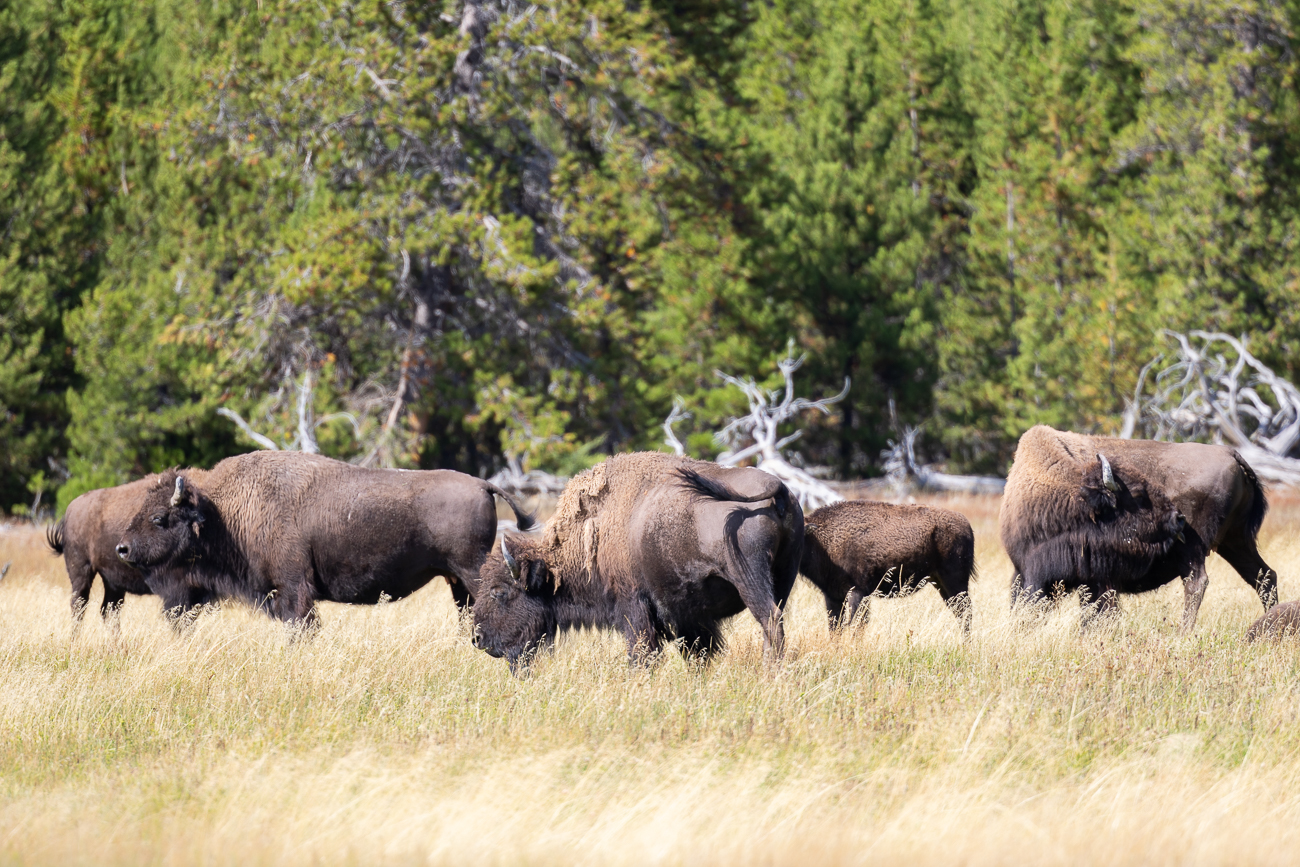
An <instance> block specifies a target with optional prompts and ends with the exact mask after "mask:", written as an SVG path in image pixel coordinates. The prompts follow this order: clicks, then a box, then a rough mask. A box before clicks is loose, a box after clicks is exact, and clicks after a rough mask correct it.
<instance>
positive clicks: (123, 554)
mask: <svg viewBox="0 0 1300 867" xmlns="http://www.w3.org/2000/svg"><path fill="white" fill-rule="evenodd" d="M130 553H131V546H130V545H128V544H126V543H125V542H123V543H121V544H120V545H118V546H117V556H118V557H119V558H121V559H123V560H125V559H126V558H127V556H128V555H129V554H130Z"/></svg>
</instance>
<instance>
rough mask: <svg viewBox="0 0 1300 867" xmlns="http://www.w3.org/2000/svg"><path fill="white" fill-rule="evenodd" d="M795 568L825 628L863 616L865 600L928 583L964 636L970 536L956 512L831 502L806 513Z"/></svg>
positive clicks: (970, 565) (971, 548)
mask: <svg viewBox="0 0 1300 867" xmlns="http://www.w3.org/2000/svg"><path fill="white" fill-rule="evenodd" d="M806 530H807V532H806V535H805V536H804V546H803V559H802V561H801V563H800V567H799V571H800V572H802V573H803V575H804V577H805V578H807V579H808V580H809V581H811V582H812V583H813V584H815V585H816V586H817V589H818V590H820V591H821V592H822V595H823V596H824V597H825V598H826V615H827V617H828V618H829V619H830V626H831V630H832V631H834V630H837V629H839V628H840V627H841V626H844V625H847V624H849V623H851V622H853V619H854V616H855V615H856V614H857V612H858V611H859V610H861V611H862V612H863V615H862V622H863V623H865V622H866V620H867V617H868V616H869V615H870V604H871V603H870V600H869V599H868V597H871V596H906V595H907V594H909V593H911V592H913V591H915V590H917V589H919V588H920V587H922V586H924V585H925V584H926V583H927V579H928V580H929V582H930V583H933V584H934V585H935V587H936V588H937V589H938V591H939V595H940V596H941V597H943V601H944V602H945V603H947V605H948V608H949V609H950V610H951V611H952V613H953V614H955V615H956V616H957V620H958V621H959V622H960V623H961V625H962V629H963V630H964V631H966V632H967V633H969V632H970V622H971V612H970V597H969V596H968V595H967V591H968V589H969V587H970V581H971V578H972V576H973V575H974V574H975V533H974V532H973V531H972V530H971V526H970V521H968V520H966V517H965V516H964V515H961V514H958V513H957V512H952V511H949V510H948V509H931V508H928V507H926V506H911V505H907V506H898V505H892V504H890V503H876V502H867V501H855V502H842V503H832V504H831V505H829V506H824V507H823V508H820V509H818V510H817V511H815V512H813V513H812V514H810V515H808V518H807V524H806Z"/></svg>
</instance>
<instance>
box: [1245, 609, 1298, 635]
mask: <svg viewBox="0 0 1300 867" xmlns="http://www.w3.org/2000/svg"><path fill="white" fill-rule="evenodd" d="M1296 637H1300V601H1291V602H1283V603H1282V604H1280V605H1274V606H1273V607H1272V609H1270V610H1269V611H1268V613H1266V614H1264V615H1263V616H1262V617H1260V618H1259V619H1258V620H1256V621H1255V622H1254V623H1252V624H1251V625H1250V630H1249V631H1248V632H1247V633H1246V640H1247V641H1260V640H1262V639H1267V638H1296Z"/></svg>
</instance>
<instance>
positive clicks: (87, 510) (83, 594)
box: [45, 476, 210, 622]
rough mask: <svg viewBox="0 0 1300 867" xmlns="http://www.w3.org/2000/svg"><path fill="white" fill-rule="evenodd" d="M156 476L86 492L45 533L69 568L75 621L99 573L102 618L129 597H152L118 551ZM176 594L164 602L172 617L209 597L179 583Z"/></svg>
mask: <svg viewBox="0 0 1300 867" xmlns="http://www.w3.org/2000/svg"><path fill="white" fill-rule="evenodd" d="M157 478H158V477H157V476H147V477H145V478H143V479H140V480H139V481H135V482H130V483H128V484H125V485H118V486H117V487H115V488H101V489H99V490H96V491H88V492H87V493H84V494H82V495H81V496H80V497H77V498H76V499H75V500H73V501H72V502H71V503H69V504H68V509H67V511H66V512H64V513H63V520H61V521H59V523H58V524H56V525H55V526H53V527H51V528H50V529H49V530H47V531H46V534H45V538H46V541H47V542H49V545H50V548H51V549H53V551H54V553H56V554H62V555H63V563H64V565H65V566H66V567H67V569H68V580H69V581H70V582H71V583H72V616H73V618H74V619H75V620H76V621H77V622H80V621H81V617H82V615H83V614H84V613H85V611H86V603H87V601H88V600H89V599H90V588H91V586H92V585H93V584H94V581H95V575H96V574H98V575H99V577H100V581H101V582H102V583H103V585H104V599H103V601H102V602H101V603H100V605H99V613H100V616H101V617H105V618H107V617H108V616H109V615H110V614H113V613H115V612H116V611H117V610H118V608H120V607H121V605H122V600H123V599H124V598H126V594H128V593H134V594H137V595H140V596H148V595H150V594H151V593H153V591H152V590H151V589H150V588H149V585H148V583H147V582H146V581H145V576H144V575H143V574H142V573H141V572H140V571H139V570H137V569H133V568H131V567H130V566H128V565H126V564H125V563H123V562H122V561H121V560H120V559H119V558H118V556H117V552H116V550H115V549H116V548H117V543H118V542H120V541H121V539H122V533H124V532H125V531H126V526H127V524H128V523H129V522H130V520H131V518H132V517H134V516H135V513H136V512H137V511H139V509H140V506H141V504H142V503H144V497H145V492H146V491H147V490H148V489H149V488H150V486H151V485H153V484H155V483H156V481H157ZM176 590H177V593H176V594H173V595H172V596H170V597H164V599H163V611H164V612H165V613H167V614H168V615H169V616H177V615H183V614H186V613H188V612H189V611H191V610H192V609H194V608H197V607H198V606H200V605H203V604H204V603H205V602H207V601H208V599H209V598H210V596H209V594H208V593H206V592H204V591H202V590H191V589H189V588H184V587H182V586H179V585H177V586H176Z"/></svg>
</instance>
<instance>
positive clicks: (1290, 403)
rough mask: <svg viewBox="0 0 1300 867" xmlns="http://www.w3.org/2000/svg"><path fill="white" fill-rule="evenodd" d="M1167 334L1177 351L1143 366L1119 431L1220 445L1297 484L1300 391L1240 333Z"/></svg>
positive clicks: (1270, 475)
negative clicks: (1226, 446)
mask: <svg viewBox="0 0 1300 867" xmlns="http://www.w3.org/2000/svg"><path fill="white" fill-rule="evenodd" d="M1165 335H1166V336H1167V337H1168V338H1169V339H1171V340H1172V341H1173V342H1174V343H1175V344H1176V345H1177V350H1176V355H1175V356H1173V357H1167V356H1165V355H1159V356H1157V357H1156V358H1155V359H1153V360H1152V361H1150V362H1149V363H1148V364H1147V365H1146V366H1144V367H1143V368H1142V370H1141V372H1140V373H1139V375H1138V382H1137V387H1136V388H1135V389H1134V392H1133V397H1132V399H1131V400H1129V401H1128V406H1127V408H1126V409H1125V411H1124V416H1123V422H1122V426H1121V429H1120V436H1121V437H1124V438H1130V437H1132V436H1134V435H1135V434H1136V433H1138V432H1141V433H1142V434H1144V435H1146V436H1148V437H1150V438H1151V439H1155V440H1169V441H1183V442H1186V441H1192V442H1195V441H1209V442H1220V443H1226V444H1228V445H1231V446H1233V447H1235V448H1236V449H1237V450H1238V451H1239V452H1240V453H1241V456H1242V457H1243V458H1245V459H1246V462H1247V463H1249V464H1250V465H1251V467H1253V468H1254V470H1255V472H1256V473H1258V474H1259V476H1260V477H1261V478H1263V479H1266V480H1268V481H1271V482H1277V483H1281V484H1288V485H1295V484H1300V460H1298V459H1297V458H1296V456H1295V453H1296V450H1297V446H1300V389H1297V388H1296V386H1295V385H1294V384H1293V383H1291V382H1290V381H1288V380H1287V379H1285V378H1284V377H1282V376H1279V375H1278V374H1277V373H1275V372H1274V371H1273V370H1272V369H1271V368H1269V367H1268V365H1266V364H1264V363H1263V362H1262V361H1260V360H1259V359H1258V358H1256V357H1255V356H1254V355H1253V354H1252V353H1251V352H1250V350H1249V349H1248V347H1247V346H1246V338H1245V336H1244V335H1243V336H1242V337H1240V338H1238V337H1233V336H1232V335H1229V334H1224V333H1222V332H1217V331H1192V332H1190V333H1188V334H1182V333H1179V332H1176V331H1166V332H1165ZM1225 353H1226V354H1225ZM1166 362H1167V363H1166ZM1162 364H1164V366H1163V367H1161V365H1162ZM1157 369H1158V372H1157V373H1156V375H1155V377H1154V379H1151V378H1150V373H1151V371H1152V370H1157ZM1148 384H1149V385H1150V389H1151V390H1150V393H1147V390H1148Z"/></svg>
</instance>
